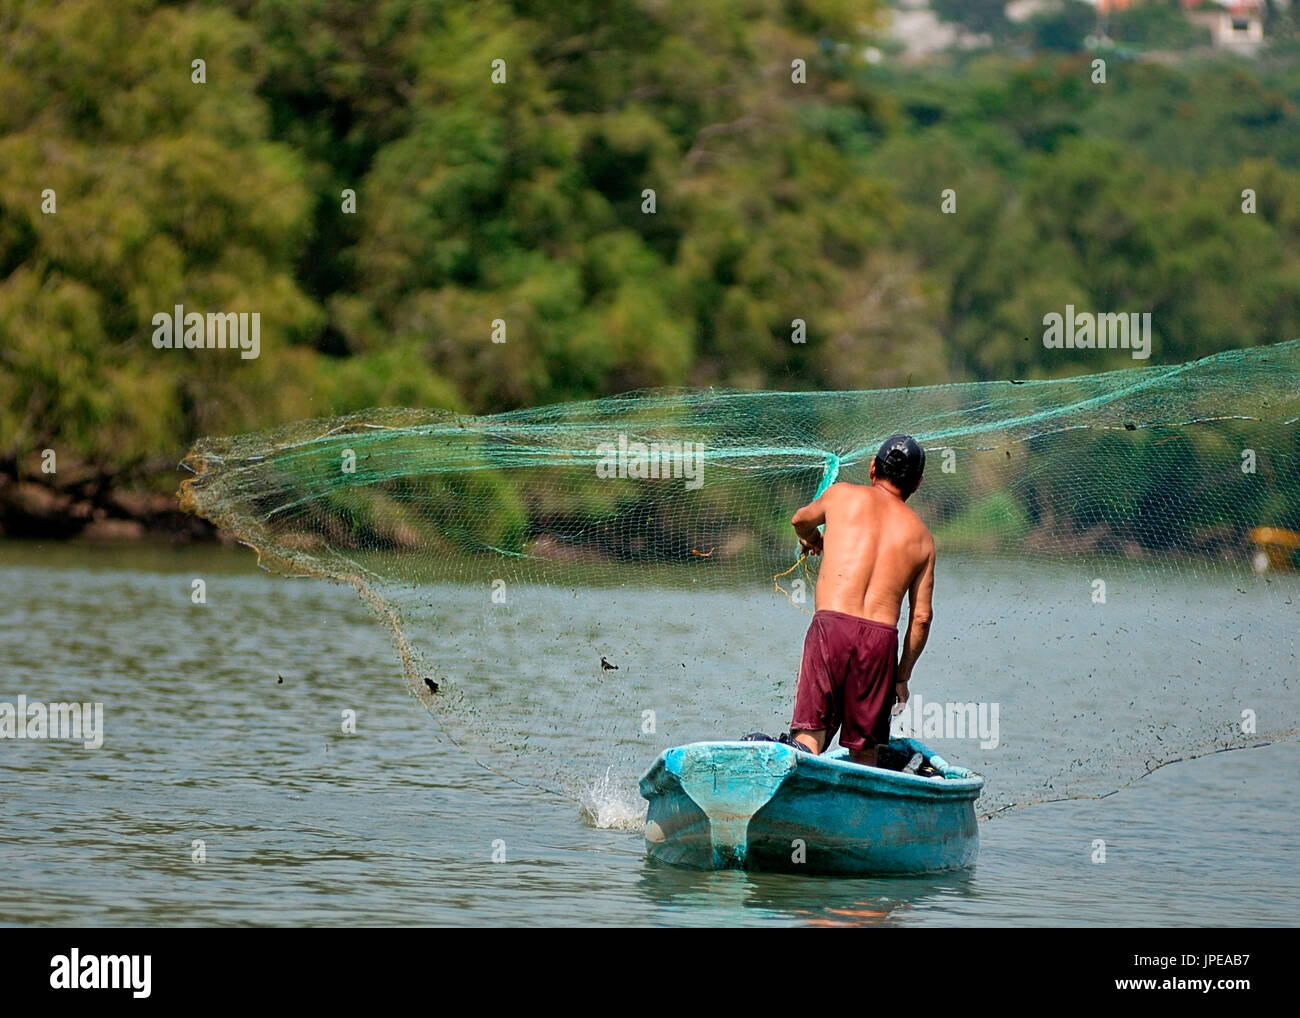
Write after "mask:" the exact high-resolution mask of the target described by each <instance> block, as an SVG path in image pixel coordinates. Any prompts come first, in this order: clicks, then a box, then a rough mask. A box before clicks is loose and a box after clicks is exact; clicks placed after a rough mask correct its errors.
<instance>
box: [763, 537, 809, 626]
mask: <svg viewBox="0 0 1300 1018" xmlns="http://www.w3.org/2000/svg"><path fill="white" fill-rule="evenodd" d="M809 561H810V560H809V556H808V553H807V552H806V551H802V552H800V553H799V557H798V559H796V560H795V563H794V565H792V566H791V567H790V568H789V569H787V570H786V571H785V572H783V573H777V574H776V575H775V576H773V577H772V592H773V593H774V594H784V595H785V599H786V600H787V601H789V602H790V604H791V605H792V606H793V607H795V608H798V609H799V610H800V611H801V612H803V613H804V614H805V615H811V614H812V612H810V611H809V610H808V609H807V608H804V607H802V606H801V605H799V604H798V603H796V601H795V599H794V595H793V594H791V593H790V591H788V590H786V589H785V588H784V587H783V586H781V580H782V579H783V578H784V577H786V576H789V575H790V574H791V573H793V572H795V571H796V570H797V569H799V567H800V566H802V567H803V578H804V579H806V580H807V581H808V586H809V588H810V589H811V587H812V585H813V584H814V583H816V582H817V574H816V573H815V572H813V570H812V569H811V568H810V567H809V564H808V563H809ZM796 579H797V578H796ZM791 586H793V584H791ZM805 599H806V598H803V599H801V600H805Z"/></svg>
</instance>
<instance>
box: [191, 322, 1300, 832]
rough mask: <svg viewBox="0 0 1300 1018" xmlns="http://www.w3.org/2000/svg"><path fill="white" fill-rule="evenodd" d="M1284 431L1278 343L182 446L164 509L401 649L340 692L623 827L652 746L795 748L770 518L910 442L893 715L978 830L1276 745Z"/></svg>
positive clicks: (788, 636) (1295, 521) (803, 585)
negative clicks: (1160, 770)
mask: <svg viewBox="0 0 1300 1018" xmlns="http://www.w3.org/2000/svg"><path fill="white" fill-rule="evenodd" d="M1298 417H1300V341H1295V342H1290V343H1285V344H1280V345H1275V346H1268V347H1257V348H1252V349H1245V350H1239V351H1231V352H1227V353H1223V354H1220V355H1217V356H1214V357H1209V358H1205V359H1202V360H1199V361H1195V362H1192V363H1188V364H1183V365H1178V366H1173V367H1164V366H1159V367H1140V368H1135V369H1132V370H1123V371H1114V372H1107V373H1102V374H1094V375H1086V376H1081V377H1073V378H1066V379H1061V380H1053V381H1028V382H1023V383H1019V382H1015V381H999V382H978V383H967V384H954V385H943V386H932V387H925V388H907V389H890V390H878V391H865V392H742V391H727V390H714V389H702V390H656V391H646V392H636V393H631V394H628V395H624V396H618V397H613V398H607V399H599V400H593V401H589V402H579V403H568V404H561V405H554V406H544V407H538V408H534V409H526V410H518V411H512V412H509V413H502V414H496V415H491V416H482V417H470V416H461V415H457V414H452V413H447V412H443V411H433V410H416V409H377V410H371V411H366V412H363V413H357V414H351V415H348V416H345V417H339V418H333V419H328V420H312V421H304V422H301V423H297V424H293V425H290V426H287V427H282V428H278V429H276V430H272V431H267V432H264V433H260V434H253V435H241V436H236V437H229V438H208V439H204V440H202V441H200V442H198V443H196V445H195V446H194V448H193V449H192V450H191V452H190V454H189V456H188V457H187V459H186V461H185V465H186V466H187V467H188V468H189V469H190V470H192V471H193V473H194V475H195V476H194V477H193V478H191V479H190V480H188V481H187V482H186V483H185V485H184V488H183V492H182V500H183V503H184V504H185V505H186V506H187V507H188V508H189V509H191V511H194V512H196V513H199V514H201V515H202V516H204V517H206V518H207V519H209V520H211V521H212V522H214V523H215V524H217V525H219V526H220V527H222V528H225V529H226V530H228V531H229V532H231V533H232V534H234V535H235V536H236V537H237V538H238V539H239V540H241V541H243V542H245V543H247V544H249V545H251V546H252V547H254V548H255V549H257V551H258V553H259V556H260V561H261V562H262V564H263V565H264V566H266V567H267V568H269V569H271V570H273V571H276V572H280V573H285V574H288V575H301V576H312V577H321V578H327V579H331V580H336V581H340V582H345V583H349V584H352V585H354V586H355V587H356V588H357V589H358V591H359V592H360V593H361V595H362V597H363V599H364V600H365V601H366V603H367V604H368V605H369V606H370V607H371V608H372V609H373V610H374V611H375V612H376V613H377V614H378V615H379V617H380V618H381V619H382V621H383V622H384V623H385V624H386V625H388V626H389V627H390V628H391V631H392V634H393V639H394V643H395V647H396V650H397V654H396V659H395V660H396V662H397V664H396V665H395V664H394V663H393V662H382V661H377V662H375V663H374V667H373V670H372V673H371V674H368V675H364V676H360V675H359V676H355V677H354V681H356V682H357V683H358V684H364V683H371V682H380V681H388V680H389V679H390V677H391V676H392V674H393V673H394V671H396V670H397V667H398V666H400V671H401V673H402V674H403V675H404V676H405V679H406V682H407V684H408V685H409V688H410V690H411V693H412V695H413V696H414V697H415V698H416V699H418V700H419V701H420V703H422V704H423V705H424V706H425V707H426V708H427V709H428V710H429V711H430V712H431V713H432V714H433V715H434V717H435V718H436V719H437V722H438V728H439V730H440V732H441V733H442V734H443V735H444V736H445V737H446V738H448V739H449V740H451V741H452V742H454V743H455V744H456V745H458V746H460V747H461V748H462V749H464V750H465V751H466V752H469V753H471V754H473V755H474V757H475V758H476V759H478V760H479V761H480V762H482V763H483V764H484V765H485V766H488V767H490V768H492V769H493V770H496V771H498V772H499V773H501V774H503V775H506V776H508V777H511V778H513V779H516V780H520V781H524V782H527V783H532V784H536V785H540V786H542V787H546V788H551V789H554V790H555V791H557V792H560V793H562V794H565V795H570V796H572V797H573V798H574V799H575V800H577V801H579V802H582V803H583V804H584V807H585V809H586V811H587V813H588V814H589V815H590V816H591V817H592V819H593V820H594V821H595V822H596V823H600V824H610V825H629V826H631V825H634V824H635V822H636V820H637V818H638V817H639V815H640V813H641V810H640V803H639V800H638V799H637V795H636V787H635V779H636V776H637V775H638V774H639V773H640V772H641V771H642V770H644V769H645V767H646V766H648V764H649V763H650V762H651V761H652V760H653V759H654V757H655V755H656V754H657V753H658V752H660V751H661V750H662V749H663V748H665V747H667V746H670V745H676V744H681V743H684V742H689V741H694V740H697V739H717V738H735V737H737V736H739V735H741V734H743V733H745V732H748V731H752V730H754V729H760V728H762V729H766V730H769V731H773V730H779V729H780V728H781V727H783V726H784V725H786V724H788V722H789V711H790V707H791V704H792V702H793V697H794V684H795V680H796V677H797V669H798V661H799V655H800V649H801V643H802V639H803V634H804V630H805V628H806V624H807V621H808V616H807V613H808V612H811V610H812V607H813V593H814V587H815V571H816V563H815V561H805V562H802V563H801V562H798V561H797V558H798V548H797V543H796V541H795V539H794V536H793V533H792V531H791V529H790V526H789V519H790V516H791V514H792V513H793V511H794V510H795V509H797V508H798V507H799V506H800V505H802V504H804V503H805V502H807V501H809V500H810V499H812V498H813V497H814V496H815V495H817V494H818V493H819V492H820V491H822V490H824V489H825V487H826V486H827V485H829V484H830V483H832V482H833V481H836V480H838V481H849V482H858V483H866V482H867V481H868V478H867V469H868V464H869V463H870V461H871V459H872V457H873V456H874V453H875V450H876V448H877V447H878V445H879V443H880V442H881V441H882V440H883V439H884V438H885V437H886V436H888V435H890V434H893V433H895V432H899V431H903V432H907V433H910V434H912V435H914V436H916V438H917V439H918V440H919V441H921V442H922V444H923V445H924V446H925V447H926V449H927V453H928V462H927V469H926V474H925V478H924V481H923V484H922V486H921V489H920V490H919V491H918V492H917V494H916V495H915V496H914V498H913V499H912V500H911V501H910V502H909V504H910V505H912V506H913V507H914V508H915V509H916V511H917V512H918V514H919V515H920V516H921V518H922V519H923V520H924V521H925V522H926V523H927V524H928V525H929V526H930V527H931V528H932V530H933V532H934V534H935V538H936V543H937V548H938V560H939V565H938V579H937V583H936V590H935V622H934V626H933V632H932V636H931V639H930V645H929V648H928V649H927V651H926V654H925V656H923V657H922V659H921V663H920V664H919V665H918V666H917V670H916V675H915V677H914V680H913V690H914V695H916V696H919V697H920V698H921V699H922V700H923V701H929V702H930V703H931V704H932V705H937V707H938V709H939V710H940V711H941V712H942V713H944V714H945V716H946V718H947V721H945V724H946V725H947V727H945V726H944V724H937V723H936V724H935V725H934V726H932V727H931V728H930V729H929V730H924V729H923V728H922V727H921V723H922V720H923V716H922V712H921V711H920V710H919V709H918V710H917V715H916V718H915V721H916V724H917V725H918V727H917V728H916V730H915V734H917V735H920V736H922V737H923V738H924V740H925V741H927V742H932V743H933V744H934V746H935V748H936V749H938V750H939V751H940V752H941V753H942V754H943V755H944V756H945V757H946V758H947V759H949V760H950V761H952V762H954V763H958V764H961V765H964V766H968V767H971V768H972V769H974V770H977V771H979V772H980V773H983V774H984V775H985V776H986V778H987V780H988V785H987V788H986V791H985V796H984V798H983V800H982V801H981V806H980V808H981V810H982V811H983V812H985V813H990V812H993V811H996V810H999V809H1002V808H1005V807H1007V806H1010V805H1014V804H1020V803H1027V802H1034V801H1041V800H1043V799H1052V798H1065V797H1071V796H1076V795H1097V794H1104V793H1105V792H1107V791H1110V790H1113V789H1115V788H1118V787H1120V786H1122V785H1123V784H1124V783H1126V782H1129V781H1131V780H1133V779H1134V778H1136V777H1138V776H1140V775H1141V774H1143V773H1146V772H1147V771H1149V770H1150V769H1152V768H1153V767H1156V766H1159V765H1161V764H1163V763H1166V762H1169V761H1172V760H1177V759H1181V758H1184V757H1187V756H1190V755H1197V754H1200V753H1204V752H1210V751H1213V750H1216V749H1231V748H1237V747H1245V746H1251V745H1257V744H1259V743H1261V742H1265V741H1269V740H1271V739H1280V738H1290V737H1293V736H1294V734H1295V730H1296V726H1297V718H1296V714H1297V710H1296V703H1297V697H1296V695H1295V693H1296V690H1295V688H1294V685H1293V684H1294V683H1295V682H1296V680H1297V675H1298V674H1300V669H1298V668H1297V653H1296V645H1295V638H1296V631H1297V629H1298V628H1300V627H1298V626H1297V624H1296V623H1297V618H1298V617H1300V615H1298V613H1297V595H1300V582H1297V574H1296V573H1295V572H1294V567H1295V565H1296V564H1297V563H1296V560H1295V551H1294V547H1293V545H1292V544H1290V543H1289V542H1291V541H1292V539H1293V538H1294V537H1295V534H1296V533H1297V532H1300V481H1298V480H1297V477H1298V472H1297V467H1298V466H1300V435H1298V433H1297V418H1298ZM1261 528H1265V529H1261ZM903 624H904V625H905V624H906V608H904V612H903ZM953 705H956V706H957V710H956V712H955V714H956V716H957V717H959V718H965V719H966V720H967V722H968V725H967V728H968V730H967V731H964V732H961V731H955V730H954V728H953V725H952V723H951V719H952V716H953V715H954V711H953V709H952V708H953ZM914 706H916V705H914ZM971 707H974V708H975V710H974V711H973V712H972V711H971V710H970V709H969V708H971ZM979 710H983V711H984V714H983V718H984V721H985V722H989V721H992V720H995V721H996V724H995V725H994V727H995V728H996V732H993V731H990V730H989V727H988V725H987V724H985V725H984V730H983V731H980V732H974V731H973V729H974V728H975V727H976V722H975V720H974V719H975V718H976V717H977V715H978V711H979ZM926 717H928V719H929V720H932V721H934V720H936V719H937V717H938V715H927V716H926ZM976 736H978V737H976ZM430 765H432V764H430Z"/></svg>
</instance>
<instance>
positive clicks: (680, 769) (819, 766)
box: [640, 739, 984, 876]
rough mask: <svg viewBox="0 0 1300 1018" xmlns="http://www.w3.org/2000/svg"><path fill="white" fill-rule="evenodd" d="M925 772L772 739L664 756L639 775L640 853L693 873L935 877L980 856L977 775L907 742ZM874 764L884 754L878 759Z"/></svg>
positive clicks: (904, 747) (896, 743) (679, 749)
mask: <svg viewBox="0 0 1300 1018" xmlns="http://www.w3.org/2000/svg"><path fill="white" fill-rule="evenodd" d="M889 749H890V750H891V751H893V753H894V755H895V757H897V756H899V755H901V756H902V757H903V759H906V758H908V757H910V756H912V755H913V754H915V753H920V754H922V756H923V757H924V760H925V762H926V763H927V764H929V768H927V769H932V770H933V771H934V772H935V773H934V776H930V777H923V776H921V775H917V774H908V773H903V772H902V771H895V770H887V769H885V768H882V767H867V766H865V765H863V764H855V763H850V762H849V759H848V751H847V750H844V749H839V750H833V751H830V752H827V753H824V754H822V755H821V756H815V755H813V754H811V753H804V752H800V751H799V750H796V749H793V748H791V747H790V746H787V745H785V744H784V743H780V742H694V743H691V744H690V745H688V746H675V747H673V748H672V749H668V750H665V751H664V752H663V753H662V754H660V756H659V758H658V759H657V760H656V761H655V762H654V764H653V765H652V766H651V768H650V770H649V771H647V772H646V774H645V776H644V777H643V778H642V779H641V786H640V787H641V795H642V797H643V798H645V799H647V800H649V803H650V807H649V810H648V812H647V815H646V828H645V840H646V853H647V855H648V856H649V858H650V859H651V860H652V861H654V862H658V863H666V864H668V865H672V866H687V867H691V868H693V869H745V870H763V871H769V872H781V873H824V874H843V875H855V876H866V875H886V874H890V875H892V874H922V873H942V872H945V871H947V870H957V869H962V868H964V867H967V866H970V865H972V864H973V863H974V862H975V857H976V856H977V855H978V854H979V827H978V824H977V821H976V819H975V800H976V799H977V798H978V797H979V794H980V790H981V789H982V788H983V787H984V779H983V778H982V777H980V776H979V775H978V774H974V773H972V772H971V771H968V770H966V769H965V768H964V767H954V766H953V765H951V764H949V763H948V762H947V761H946V760H944V759H943V758H942V757H940V756H937V755H936V754H935V753H933V752H932V751H931V750H929V749H928V748H927V747H925V746H924V745H922V744H921V743H919V742H917V741H916V740H915V739H893V740H891V741H890V743H889ZM882 759H883V756H882Z"/></svg>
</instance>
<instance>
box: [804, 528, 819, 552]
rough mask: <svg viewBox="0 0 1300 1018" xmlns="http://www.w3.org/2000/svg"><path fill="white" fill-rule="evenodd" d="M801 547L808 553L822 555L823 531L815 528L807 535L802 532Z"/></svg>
mask: <svg viewBox="0 0 1300 1018" xmlns="http://www.w3.org/2000/svg"><path fill="white" fill-rule="evenodd" d="M799 547H800V548H802V549H803V550H804V553H805V554H808V555H820V554H821V553H822V532H821V531H820V530H817V529H815V528H814V530H813V532H812V533H811V534H809V535H808V536H807V537H804V536H803V535H802V534H801V535H800V536H799Z"/></svg>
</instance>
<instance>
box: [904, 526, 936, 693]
mask: <svg viewBox="0 0 1300 1018" xmlns="http://www.w3.org/2000/svg"><path fill="white" fill-rule="evenodd" d="M933 595H934V542H933V541H931V542H930V550H929V553H928V554H927V555H926V559H925V564H924V565H922V566H921V568H920V569H919V570H918V571H917V574H916V577H915V579H913V580H912V585H911V586H910V587H909V588H908V591H907V600H908V606H909V609H910V610H909V613H908V619H907V636H906V637H905V638H904V639H903V655H902V657H900V658H899V661H898V702H899V703H906V702H907V698H908V695H909V691H908V688H907V683H908V681H909V680H910V679H911V678H912V669H913V667H915V665H916V659H917V658H919V657H920V656H921V651H923V650H925V641H926V640H927V639H929V636H930V620H931V619H932V618H933V617H934V609H933V606H932V605H931V603H930V599H931V597H932V596H933Z"/></svg>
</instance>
